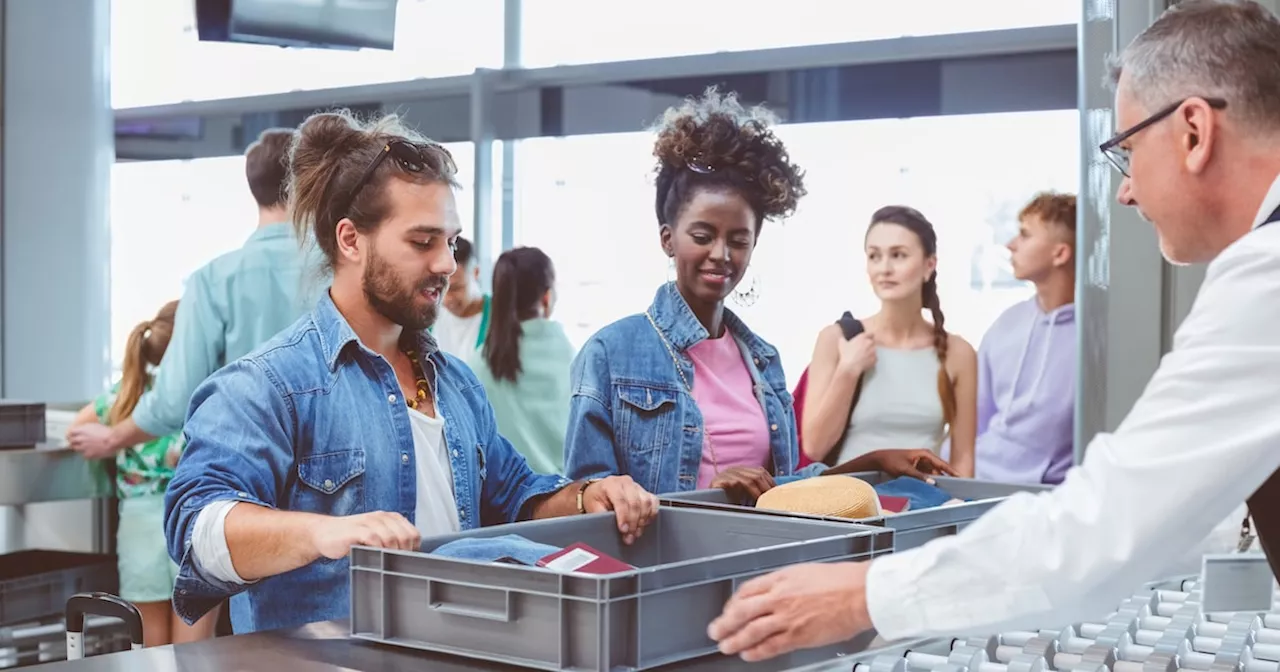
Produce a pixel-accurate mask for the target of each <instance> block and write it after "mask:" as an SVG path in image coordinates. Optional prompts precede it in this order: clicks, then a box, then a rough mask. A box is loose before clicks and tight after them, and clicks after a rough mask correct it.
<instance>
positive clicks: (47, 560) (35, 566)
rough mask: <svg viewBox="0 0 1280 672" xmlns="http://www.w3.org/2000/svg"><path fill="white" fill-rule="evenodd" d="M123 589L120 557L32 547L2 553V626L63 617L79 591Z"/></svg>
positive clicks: (107, 591) (0, 566)
mask: <svg viewBox="0 0 1280 672" xmlns="http://www.w3.org/2000/svg"><path fill="white" fill-rule="evenodd" d="M91 591H101V592H105V593H116V592H118V591H119V577H118V575H117V572H116V557H115V556H114V555H105V554H98V553H72V552H68V551H46V550H30V551H18V552H16V553H6V554H4V555H0V625H14V624H18V623H25V622H28V621H36V620H39V619H43V618H48V617H51V616H60V615H62V612H63V611H64V610H65V609H66V607H67V599H68V598H70V597H71V596H72V595H75V594H76V593H84V592H91Z"/></svg>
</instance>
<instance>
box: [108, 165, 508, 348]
mask: <svg viewBox="0 0 1280 672" xmlns="http://www.w3.org/2000/svg"><path fill="white" fill-rule="evenodd" d="M495 144H496V143H495ZM446 146H447V147H448V148H449V151H450V152H452V153H453V157H454V159H455V160H456V161H457V163H458V181H459V182H461V183H462V185H463V187H464V188H463V189H462V190H461V191H459V193H458V194H457V200H458V216H459V218H460V219H461V220H462V227H463V235H465V236H471V235H472V233H473V228H472V227H473V224H474V222H473V213H474V211H475V202H474V198H473V195H472V191H471V184H472V181H473V180H474V175H475V170H474V166H475V151H474V146H473V145H472V144H471V143H469V142H461V143H452V144H448V145H446ZM495 153H496V154H498V156H501V149H500V147H495ZM257 223H258V208H257V204H256V203H254V201H253V196H252V195H251V194H250V193H249V187H248V185H247V184H246V183H245V178H244V158H243V157H240V156H227V157H217V158H208V159H197V160H193V161H139V162H127V163H117V164H115V165H114V166H113V167H112V170H111V362H112V369H113V371H116V372H118V371H119V370H120V366H121V364H122V363H123V360H124V345H125V342H126V341H127V340H128V338H129V332H130V331H131V330H132V329H133V327H134V325H136V324H138V323H139V322H142V321H143V320H149V319H151V318H152V317H154V316H155V313H156V311H157V310H158V309H159V308H160V306H162V305H163V304H164V303H165V302H167V301H172V300H174V299H178V298H181V296H182V291H183V285H184V283H185V281H186V279H187V276H189V275H191V273H192V272H193V271H195V270H196V269H198V268H200V267H201V266H203V265H205V264H206V263H208V262H209V261H210V260H212V259H214V258H216V257H217V256H218V255H220V254H223V253H225V252H229V251H231V250H234V249H236V248H238V247H240V246H241V245H243V244H244V242H245V240H246V239H248V237H249V236H250V235H251V234H252V233H253V231H254V229H255V228H256V227H257Z"/></svg>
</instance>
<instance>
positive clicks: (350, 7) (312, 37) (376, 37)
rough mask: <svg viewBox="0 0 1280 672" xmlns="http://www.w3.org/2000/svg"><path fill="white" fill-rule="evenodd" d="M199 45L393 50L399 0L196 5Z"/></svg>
mask: <svg viewBox="0 0 1280 672" xmlns="http://www.w3.org/2000/svg"><path fill="white" fill-rule="evenodd" d="M195 3H196V32H197V33H198V34H199V38H200V40H201V41H206V42H245V43H250V44H269V45H274V46H279V47H311V48H317V49H392V48H393V47H394V46H395V35H396V0H195Z"/></svg>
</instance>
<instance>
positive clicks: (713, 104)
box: [653, 87, 805, 218]
mask: <svg viewBox="0 0 1280 672" xmlns="http://www.w3.org/2000/svg"><path fill="white" fill-rule="evenodd" d="M776 123H777V118H776V117H775V116H774V114H773V113H772V112H770V111H769V110H767V109H765V108H764V107H761V106H755V107H752V108H749V109H748V108H746V107H744V106H743V105H742V103H741V102H739V100H738V96H737V95H736V94H734V93H726V94H722V93H720V92H719V91H718V90H717V89H716V88H715V87H711V88H709V89H707V90H706V92H705V93H704V94H703V95H702V97H700V98H691V99H688V100H686V101H685V102H684V103H683V104H682V105H680V106H678V107H673V108H671V109H669V110H667V112H666V113H665V114H664V115H663V117H662V120H661V121H660V122H659V124H658V129H657V134H658V137H657V141H656V142H655V143H654V147H653V155H654V157H656V158H657V159H658V162H659V165H658V170H659V172H661V171H664V170H666V171H672V170H675V171H679V170H685V169H691V170H693V171H694V172H699V173H715V172H722V171H725V172H729V173H733V174H734V177H736V178H737V179H736V180H735V181H739V182H742V183H744V184H746V185H748V187H749V189H750V191H751V192H752V193H750V194H748V195H749V196H750V197H751V200H752V201H753V204H754V205H755V206H756V207H757V208H758V210H759V214H760V215H761V216H762V217H763V218H776V217H786V216H788V215H790V214H791V213H792V212H793V211H794V210H795V208H796V204H797V203H798V202H799V200H800V197H802V196H804V194H805V188H804V171H803V170H801V169H800V167H799V166H796V165H795V164H793V163H791V159H790V157H789V156H788V154H787V150H786V147H785V146H784V145H783V144H782V140H780V139H779V138H778V137H777V136H776V135H774V132H773V128H772V127H773V126H774V125H775V124H776Z"/></svg>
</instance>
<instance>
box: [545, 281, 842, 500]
mask: <svg viewBox="0 0 1280 672" xmlns="http://www.w3.org/2000/svg"><path fill="white" fill-rule="evenodd" d="M648 314H649V315H651V316H652V317H653V323H650V321H649V318H647V317H646V316H645V315H643V314H642V315H632V316H630V317H626V318H623V319H621V320H619V321H617V322H614V323H613V324H610V325H609V326H607V327H605V328H603V329H601V330H600V331H599V332H597V333H596V334H595V335H594V336H592V337H591V338H590V339H589V340H588V341H587V343H586V344H585V345H584V346H583V348H582V351H581V352H579V353H578V356H577V357H576V358H575V359H574V362H573V370H572V374H571V380H572V389H573V397H572V400H571V402H570V407H569V428H568V433H567V435H566V437H565V475H566V476H568V477H569V478H573V479H582V478H597V477H602V476H608V475H613V474H626V475H629V476H631V478H632V479H633V480H635V481H636V482H637V483H639V484H640V486H641V487H643V488H645V489H646V490H648V491H649V492H652V493H656V494H664V493H670V492H684V491H688V490H693V489H695V488H696V487H697V482H698V466H699V465H700V464H701V462H702V448H703V421H702V412H701V411H700V410H698V405H697V403H695V402H694V400H693V396H692V395H691V394H690V393H689V391H688V390H687V389H686V388H685V385H684V382H683V381H682V380H681V378H680V374H679V373H677V372H676V366H677V364H676V362H675V361H673V360H672V355H671V353H670V352H669V351H668V350H667V347H666V345H665V344H664V343H663V339H662V337H660V336H659V335H658V330H661V332H662V336H665V337H666V340H667V341H668V342H670V344H671V348H672V350H674V351H675V356H676V358H677V359H678V361H679V366H680V368H681V369H683V371H684V379H685V380H689V381H693V362H692V360H691V359H690V358H689V355H688V354H687V351H688V349H689V347H690V346H692V345H694V344H696V343H698V342H699V341H702V340H704V339H706V338H707V337H708V336H709V334H708V333H707V330H706V328H704V327H703V326H702V323H701V322H699V321H698V318H697V317H695V316H694V314H693V310H692V309H690V308H689V304H688V303H686V302H685V300H684V297H682V296H680V292H679V290H677V289H676V287H675V284H674V283H668V284H666V285H663V286H662V287H661V288H659V289H658V293H657V296H655V297H654V300H653V304H652V305H651V306H649V310H648ZM655 324H656V325H657V329H655V328H654V325H655ZM724 325H725V328H726V329H727V330H728V331H729V334H730V335H731V336H732V337H733V339H734V341H735V342H736V343H737V344H738V348H739V349H740V350H741V351H742V355H743V361H744V362H745V363H746V364H747V370H748V371H749V372H750V373H751V379H752V380H753V381H754V386H753V387H754V390H753V391H754V393H755V396H756V400H757V401H759V402H760V405H761V407H762V408H763V409H764V415H765V419H766V422H768V425H769V450H770V454H771V455H772V469H771V471H772V473H773V474H774V476H775V477H789V476H809V475H812V474H814V473H819V472H821V471H823V470H825V469H826V467H825V466H824V465H820V464H819V465H813V466H811V467H806V468H805V470H804V471H803V472H800V473H798V474H797V472H796V465H797V463H798V462H799V457H800V453H799V447H798V444H797V441H796V417H795V409H794V408H793V406H792V398H791V393H790V392H789V391H788V390H787V381H786V376H785V375H784V374H783V371H782V362H781V360H780V359H779V357H778V351H777V350H776V349H774V347H773V346H771V345H769V344H768V343H766V342H765V341H764V340H763V339H761V338H760V337H759V336H757V335H755V334H754V333H753V332H752V331H751V330H750V329H748V328H747V326H746V325H745V324H743V322H742V320H740V319H738V317H737V316H736V315H734V314H733V313H732V312H731V311H729V310H728V309H726V310H725V311H724Z"/></svg>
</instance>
